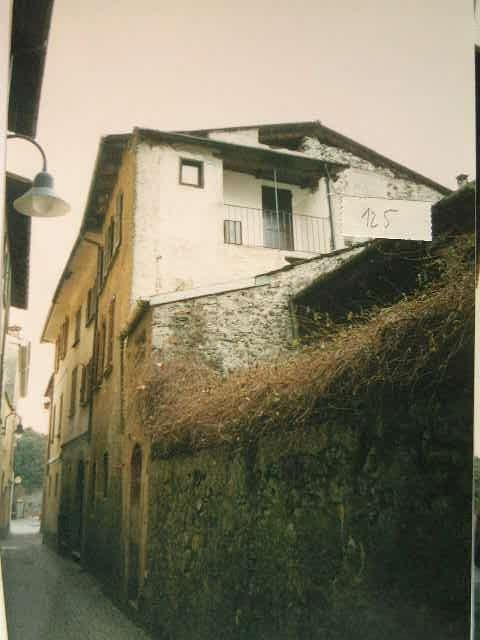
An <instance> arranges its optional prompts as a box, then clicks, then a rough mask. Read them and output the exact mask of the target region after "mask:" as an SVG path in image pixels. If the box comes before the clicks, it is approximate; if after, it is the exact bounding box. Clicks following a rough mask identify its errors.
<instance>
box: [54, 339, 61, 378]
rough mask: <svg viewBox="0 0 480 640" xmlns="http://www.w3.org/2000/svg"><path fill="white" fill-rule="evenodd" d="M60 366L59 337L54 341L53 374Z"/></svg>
mask: <svg viewBox="0 0 480 640" xmlns="http://www.w3.org/2000/svg"><path fill="white" fill-rule="evenodd" d="M59 366H60V336H58V338H57V339H56V340H55V373H57V371H58V367H59Z"/></svg>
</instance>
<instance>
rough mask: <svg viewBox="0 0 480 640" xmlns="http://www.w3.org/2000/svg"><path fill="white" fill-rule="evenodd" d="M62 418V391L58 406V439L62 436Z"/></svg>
mask: <svg viewBox="0 0 480 640" xmlns="http://www.w3.org/2000/svg"><path fill="white" fill-rule="evenodd" d="M62 420H63V393H62V395H61V396H60V405H59V407H58V429H57V438H58V439H59V440H60V439H61V437H62Z"/></svg>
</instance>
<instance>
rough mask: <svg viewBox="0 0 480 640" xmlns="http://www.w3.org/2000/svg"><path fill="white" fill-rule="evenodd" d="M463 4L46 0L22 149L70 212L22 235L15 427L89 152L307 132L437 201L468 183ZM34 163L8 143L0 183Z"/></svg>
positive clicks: (71, 231)
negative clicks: (138, 135)
mask: <svg viewBox="0 0 480 640" xmlns="http://www.w3.org/2000/svg"><path fill="white" fill-rule="evenodd" d="M472 4H473V3H472V0H422V1H421V2H418V0H404V1H403V2H401V3H400V2H398V0H364V1H363V2H359V1H358V0H343V2H339V1H338V0H297V1H296V2H291V0H275V1H273V0H243V1H242V2H241V3H233V2H225V1H221V0H203V2H201V3H196V2H194V1H193V0H190V1H187V0H176V2H175V3H174V4H173V3H172V2H168V3H167V2H164V1H162V0H137V2H135V3H132V2H131V0H118V1H116V2H114V1H113V0H110V1H109V0H103V1H102V2H98V0H83V1H82V2H77V1H76V0H55V5H54V11H53V19H52V25H51V32H50V41H49V46H48V54H47V62H46V69H45V76H44V82H43V90H42V98H41V102H40V115H39V126H38V131H37V140H38V141H39V142H40V144H42V146H43V147H44V148H45V150H46V153H47V156H48V163H49V170H50V171H51V172H52V173H53V175H54V177H55V182H56V188H57V191H58V192H59V194H61V195H62V197H64V198H65V199H66V200H68V201H69V202H70V203H71V205H72V212H71V213H70V214H69V215H68V216H67V217H65V218H64V219H51V220H35V219H34V221H33V226H32V255H31V275H30V301H29V310H28V312H26V313H23V312H18V311H14V313H12V318H11V323H13V322H16V323H20V324H22V326H23V327H24V333H25V334H26V336H27V337H30V338H31V339H32V342H33V345H32V346H33V351H32V353H33V361H32V370H31V380H30V394H29V397H28V400H27V401H26V402H23V403H22V407H21V414H22V417H23V422H24V424H25V426H33V427H34V428H37V429H41V430H42V429H43V430H45V429H46V420H45V417H46V416H45V412H44V410H43V409H42V396H43V392H44V390H45V387H46V385H47V382H48V378H49V376H50V373H51V367H52V355H51V348H50V347H49V346H38V338H39V335H40V332H41V329H42V327H43V324H44V321H45V317H46V314H47V312H48V308H49V306H50V302H51V299H52V295H53V291H54V289H55V286H56V284H57V282H58V278H59V276H60V274H61V271H62V269H63V267H64V265H65V261H66V259H67V257H68V255H69V252H70V250H71V247H72V244H73V242H74V240H75V237H76V234H77V232H78V228H79V224H80V220H81V216H82V214H83V208H84V206H85V202H86V197H87V194H88V188H89V184H90V179H91V175H92V171H93V165H94V161H95V156H96V152H97V146H98V142H99V139H100V137H101V136H103V135H105V134H109V133H121V132H126V131H130V130H131V129H132V128H133V127H134V126H141V127H149V128H158V129H163V130H172V129H173V130H174V129H190V128H191V129H200V128H209V127H223V126H229V125H231V126H234V125H243V124H258V123H275V122H293V121H303V120H316V119H318V120H321V121H322V122H323V123H324V124H325V125H326V126H328V127H331V128H332V129H335V130H337V131H339V132H341V133H343V134H345V135H347V136H349V137H351V138H353V139H355V140H357V141H359V142H361V143H364V144H366V145H367V146H369V147H371V148H373V149H375V150H377V151H379V152H380V153H383V154H384V155H386V156H389V157H390V158H392V159H393V160H396V161H397V162H400V163H402V164H404V165H407V166H408V167H410V168H411V169H414V170H416V171H418V172H420V173H423V174H424V175H426V176H428V177H430V178H432V179H434V180H436V181H438V182H440V183H443V184H444V185H445V186H447V187H450V188H452V189H453V188H455V176H456V175H458V174H459V173H468V174H470V176H471V177H472V178H473V176H474V67H473V44H474V41H475V35H474V23H473V16H472ZM134 11H135V12H134ZM37 154H38V152H36V151H35V149H33V148H30V146H29V145H28V144H26V143H24V142H19V141H11V142H9V145H8V169H9V170H10V171H14V172H17V173H22V174H24V175H26V176H29V177H33V175H34V174H35V173H36V172H37V171H39V170H40V158H39V156H38V155H37Z"/></svg>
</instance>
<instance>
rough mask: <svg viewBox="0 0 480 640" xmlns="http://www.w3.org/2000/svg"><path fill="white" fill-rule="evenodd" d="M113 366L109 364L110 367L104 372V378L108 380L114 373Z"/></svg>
mask: <svg viewBox="0 0 480 640" xmlns="http://www.w3.org/2000/svg"><path fill="white" fill-rule="evenodd" d="M112 369H113V365H112V364H109V365H108V367H107V368H106V369H105V371H104V372H103V377H104V378H108V376H109V375H110V374H111V373H112Z"/></svg>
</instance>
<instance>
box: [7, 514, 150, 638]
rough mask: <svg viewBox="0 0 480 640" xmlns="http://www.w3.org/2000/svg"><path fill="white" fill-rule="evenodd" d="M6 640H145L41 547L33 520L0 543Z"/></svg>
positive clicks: (80, 573) (16, 525) (83, 578)
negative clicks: (6, 630)
mask: <svg viewBox="0 0 480 640" xmlns="http://www.w3.org/2000/svg"><path fill="white" fill-rule="evenodd" d="M1 549H2V551H1V553H2V568H3V580H4V589H5V601H6V609H7V623H8V632H9V640H65V638H68V640H107V639H108V640H111V639H113V638H115V640H149V639H150V638H151V636H149V635H148V634H146V633H145V632H144V631H143V630H141V629H140V628H139V627H137V626H136V625H135V624H134V623H133V622H131V621H130V620H129V619H128V618H127V617H126V616H125V615H124V614H123V613H122V612H121V611H120V610H119V609H118V608H117V607H115V605H114V604H113V603H112V602H111V601H110V600H109V599H108V598H107V597H106V596H105V595H104V594H103V593H102V590H101V587H100V585H99V583H98V582H97V581H96V580H95V578H93V577H92V576H91V575H90V574H88V573H86V572H85V571H84V570H83V569H82V567H81V566H80V565H79V564H77V563H75V562H74V561H73V560H70V559H69V558H63V557H60V556H58V555H57V554H56V553H55V552H53V551H51V550H50V549H48V548H47V547H46V546H45V545H43V544H42V541H41V537H40V534H39V525H38V521H35V520H18V521H13V522H12V526H11V534H10V536H9V537H8V538H7V539H6V540H4V541H2V543H1Z"/></svg>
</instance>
